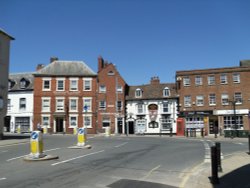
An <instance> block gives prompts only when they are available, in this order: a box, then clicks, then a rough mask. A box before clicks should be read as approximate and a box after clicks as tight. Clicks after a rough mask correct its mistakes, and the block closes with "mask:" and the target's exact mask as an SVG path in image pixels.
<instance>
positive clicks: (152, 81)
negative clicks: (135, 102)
mask: <svg viewBox="0 0 250 188" xmlns="http://www.w3.org/2000/svg"><path fill="white" fill-rule="evenodd" d="M150 84H152V85H156V84H160V79H159V77H158V76H154V77H152V78H151V81H150Z"/></svg>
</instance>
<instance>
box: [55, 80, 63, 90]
mask: <svg viewBox="0 0 250 188" xmlns="http://www.w3.org/2000/svg"><path fill="white" fill-rule="evenodd" d="M56 88H57V89H56V90H57V91H64V80H63V79H58V80H57V87H56Z"/></svg>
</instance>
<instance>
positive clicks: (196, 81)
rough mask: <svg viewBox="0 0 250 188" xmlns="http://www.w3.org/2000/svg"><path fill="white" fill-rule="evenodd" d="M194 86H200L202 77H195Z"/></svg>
mask: <svg viewBox="0 0 250 188" xmlns="http://www.w3.org/2000/svg"><path fill="white" fill-rule="evenodd" d="M195 85H197V86H200V85H202V77H201V76H196V77H195Z"/></svg>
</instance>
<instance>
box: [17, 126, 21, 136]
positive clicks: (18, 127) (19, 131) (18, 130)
mask: <svg viewBox="0 0 250 188" xmlns="http://www.w3.org/2000/svg"><path fill="white" fill-rule="evenodd" d="M17 133H19V134H20V133H21V126H20V125H18V126H17Z"/></svg>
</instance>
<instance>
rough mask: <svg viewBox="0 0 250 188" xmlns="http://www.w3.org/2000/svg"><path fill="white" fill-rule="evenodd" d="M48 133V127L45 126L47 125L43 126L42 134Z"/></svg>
mask: <svg viewBox="0 0 250 188" xmlns="http://www.w3.org/2000/svg"><path fill="white" fill-rule="evenodd" d="M47 133H48V128H47V126H44V127H43V134H47Z"/></svg>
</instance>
